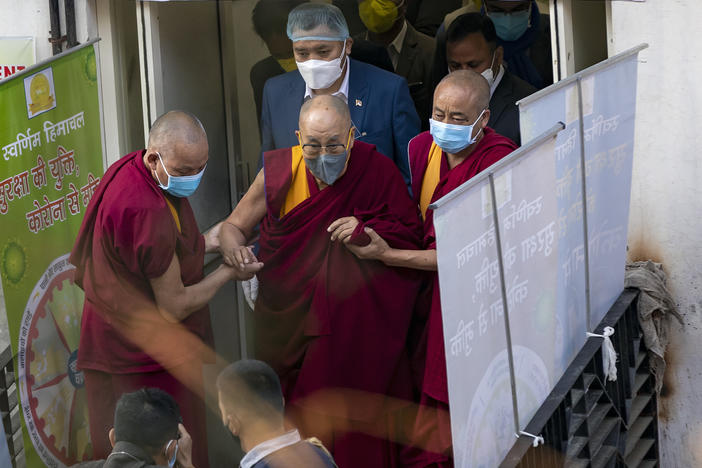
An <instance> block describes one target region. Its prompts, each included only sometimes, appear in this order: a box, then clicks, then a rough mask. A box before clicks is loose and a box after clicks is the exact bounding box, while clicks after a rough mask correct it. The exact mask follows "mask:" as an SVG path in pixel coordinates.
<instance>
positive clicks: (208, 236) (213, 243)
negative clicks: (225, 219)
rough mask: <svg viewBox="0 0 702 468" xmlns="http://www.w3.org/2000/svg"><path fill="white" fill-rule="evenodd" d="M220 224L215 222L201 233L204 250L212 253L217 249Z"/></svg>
mask: <svg viewBox="0 0 702 468" xmlns="http://www.w3.org/2000/svg"><path fill="white" fill-rule="evenodd" d="M222 224H224V223H217V224H215V225H214V226H213V227H212V229H210V230H209V231H207V232H206V233H205V234H203V237H204V238H205V252H207V253H213V252H216V251H217V250H219V232H220V230H221V229H222Z"/></svg>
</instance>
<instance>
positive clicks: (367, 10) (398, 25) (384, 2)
mask: <svg viewBox="0 0 702 468" xmlns="http://www.w3.org/2000/svg"><path fill="white" fill-rule="evenodd" d="M358 9H359V13H360V17H361V20H362V21H363V24H364V25H365V26H366V28H367V31H365V32H364V33H362V34H359V35H358V36H356V37H355V38H354V39H355V40H356V41H359V40H367V41H370V42H372V43H373V44H376V45H378V46H380V47H381V48H382V50H383V52H384V53H385V55H387V57H388V58H389V60H390V62H391V63H392V69H391V71H394V72H395V73H397V74H398V75H400V76H402V77H403V78H405V79H406V80H407V83H408V86H409V89H410V95H411V96H412V100H414V105H415V107H416V109H417V113H418V114H419V118H420V121H421V123H422V129H423V130H424V129H428V128H429V117H430V116H431V94H432V87H431V71H432V64H433V56H434V38H432V37H429V36H427V35H426V34H423V33H421V32H419V31H417V30H416V29H415V28H414V27H413V26H412V25H411V24H410V23H409V22H408V21H407V20H406V19H405V11H406V10H407V5H406V3H405V1H404V0H363V1H362V2H361V3H359V5H358Z"/></svg>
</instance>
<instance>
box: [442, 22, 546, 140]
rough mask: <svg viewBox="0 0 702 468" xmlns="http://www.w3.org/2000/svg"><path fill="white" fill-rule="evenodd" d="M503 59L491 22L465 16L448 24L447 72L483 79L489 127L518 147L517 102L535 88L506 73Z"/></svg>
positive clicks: (502, 51) (502, 50) (502, 52)
mask: <svg viewBox="0 0 702 468" xmlns="http://www.w3.org/2000/svg"><path fill="white" fill-rule="evenodd" d="M503 56H504V49H503V47H502V46H498V45H497V35H496V34H495V27H494V26H493V24H492V21H491V20H490V18H488V17H486V16H483V15H481V14H480V13H467V14H465V15H461V16H459V17H458V18H456V20H455V21H454V22H453V23H451V26H450V27H449V30H448V33H447V41H446V57H447V62H448V70H449V71H450V72H454V71H456V70H472V71H474V72H477V73H480V74H481V75H483V77H484V78H485V79H486V80H487V82H488V84H489V85H490V121H489V122H488V126H489V127H490V128H492V129H494V130H495V131H496V132H497V133H499V134H500V135H503V136H506V137H507V138H509V139H511V140H512V141H514V142H515V143H517V144H518V145H519V144H521V138H520V134H519V109H518V108H517V105H516V102H517V101H519V100H520V99H522V98H524V97H526V96H528V95H530V94H532V93H534V92H536V88H534V87H533V86H532V85H530V84H529V83H527V82H526V81H523V80H522V79H520V78H518V77H516V76H515V75H513V74H512V73H510V72H509V71H508V70H506V69H505V67H504V65H503V63H502V62H503Z"/></svg>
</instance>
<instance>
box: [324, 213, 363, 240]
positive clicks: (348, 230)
mask: <svg viewBox="0 0 702 468" xmlns="http://www.w3.org/2000/svg"><path fill="white" fill-rule="evenodd" d="M356 226H358V219H356V218H355V217H353V216H347V217H345V218H339V219H337V220H336V221H334V222H333V223H331V224H330V225H329V227H328V228H327V232H331V233H332V234H331V240H332V241H337V240H338V241H342V242H348V241H349V239H350V238H351V234H353V231H354V230H355V229H356Z"/></svg>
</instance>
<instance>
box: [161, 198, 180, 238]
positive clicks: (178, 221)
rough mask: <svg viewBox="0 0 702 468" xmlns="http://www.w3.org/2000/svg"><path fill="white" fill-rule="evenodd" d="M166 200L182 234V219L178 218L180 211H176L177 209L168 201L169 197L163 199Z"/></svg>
mask: <svg viewBox="0 0 702 468" xmlns="http://www.w3.org/2000/svg"><path fill="white" fill-rule="evenodd" d="M163 198H164V199H165V200H166V205H168V209H169V210H171V214H172V215H173V221H175V223H176V227H177V228H178V232H180V233H182V232H183V231H182V230H181V229H180V217H179V216H178V210H176V207H175V206H173V203H171V201H170V200H169V199H168V197H165V196H164V197H163Z"/></svg>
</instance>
